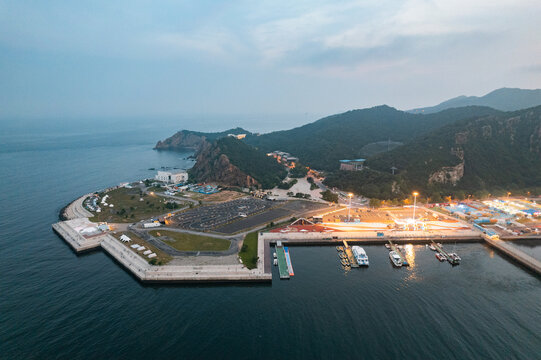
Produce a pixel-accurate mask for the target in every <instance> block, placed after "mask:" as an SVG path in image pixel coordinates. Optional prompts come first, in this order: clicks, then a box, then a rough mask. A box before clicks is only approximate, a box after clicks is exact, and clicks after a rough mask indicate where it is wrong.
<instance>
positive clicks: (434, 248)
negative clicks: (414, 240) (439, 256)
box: [428, 244, 436, 251]
mask: <svg viewBox="0 0 541 360" xmlns="http://www.w3.org/2000/svg"><path fill="white" fill-rule="evenodd" d="M428 248H429V249H430V250H432V251H436V247H435V246H434V244H430V245H428Z"/></svg>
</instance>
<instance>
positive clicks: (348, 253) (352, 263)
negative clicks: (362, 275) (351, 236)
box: [343, 240, 359, 267]
mask: <svg viewBox="0 0 541 360" xmlns="http://www.w3.org/2000/svg"><path fill="white" fill-rule="evenodd" d="M343 242H344V252H345V253H346V256H347V257H348V260H349V265H350V266H351V267H359V264H357V260H355V256H353V252H352V251H351V247H350V246H349V245H348V243H347V241H346V240H343Z"/></svg>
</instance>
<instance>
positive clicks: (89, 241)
mask: <svg viewBox="0 0 541 360" xmlns="http://www.w3.org/2000/svg"><path fill="white" fill-rule="evenodd" d="M52 226H53V230H54V232H56V233H57V234H58V235H59V236H60V237H61V238H62V239H64V240H65V241H66V242H67V243H68V245H69V246H71V248H72V249H73V250H74V251H75V252H76V253H82V252H85V251H90V250H94V249H97V248H99V247H100V245H101V242H102V241H103V238H104V235H98V236H93V237H90V238H85V237H83V236H82V235H81V234H79V233H78V232H77V231H76V230H74V229H73V228H72V227H70V226H69V225H68V224H67V223H66V222H64V221H60V222H57V223H56V224H53V225H52Z"/></svg>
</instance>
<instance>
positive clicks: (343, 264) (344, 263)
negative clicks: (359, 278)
mask: <svg viewBox="0 0 541 360" xmlns="http://www.w3.org/2000/svg"><path fill="white" fill-rule="evenodd" d="M340 264H342V266H349V261H346V260H345V259H342V260H340Z"/></svg>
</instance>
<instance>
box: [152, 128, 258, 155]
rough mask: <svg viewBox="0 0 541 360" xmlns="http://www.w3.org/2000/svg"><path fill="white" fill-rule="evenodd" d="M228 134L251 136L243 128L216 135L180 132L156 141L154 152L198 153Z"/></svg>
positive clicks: (187, 131) (188, 131)
mask: <svg viewBox="0 0 541 360" xmlns="http://www.w3.org/2000/svg"><path fill="white" fill-rule="evenodd" d="M229 134H234V135H239V134H246V135H251V133H250V132H249V131H246V130H244V129H243V128H235V129H230V130H226V131H222V132H216V133H204V132H198V131H190V130H182V131H179V132H177V133H176V134H174V135H173V136H171V137H168V138H167V139H165V140H163V141H161V140H160V141H158V143H157V144H156V146H155V147H154V149H156V150H174V151H179V150H180V151H181V150H186V149H190V150H195V151H200V150H201V149H202V147H203V146H204V145H206V144H210V143H211V142H212V141H214V140H217V139H220V138H223V137H226V136H228V135H229Z"/></svg>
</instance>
